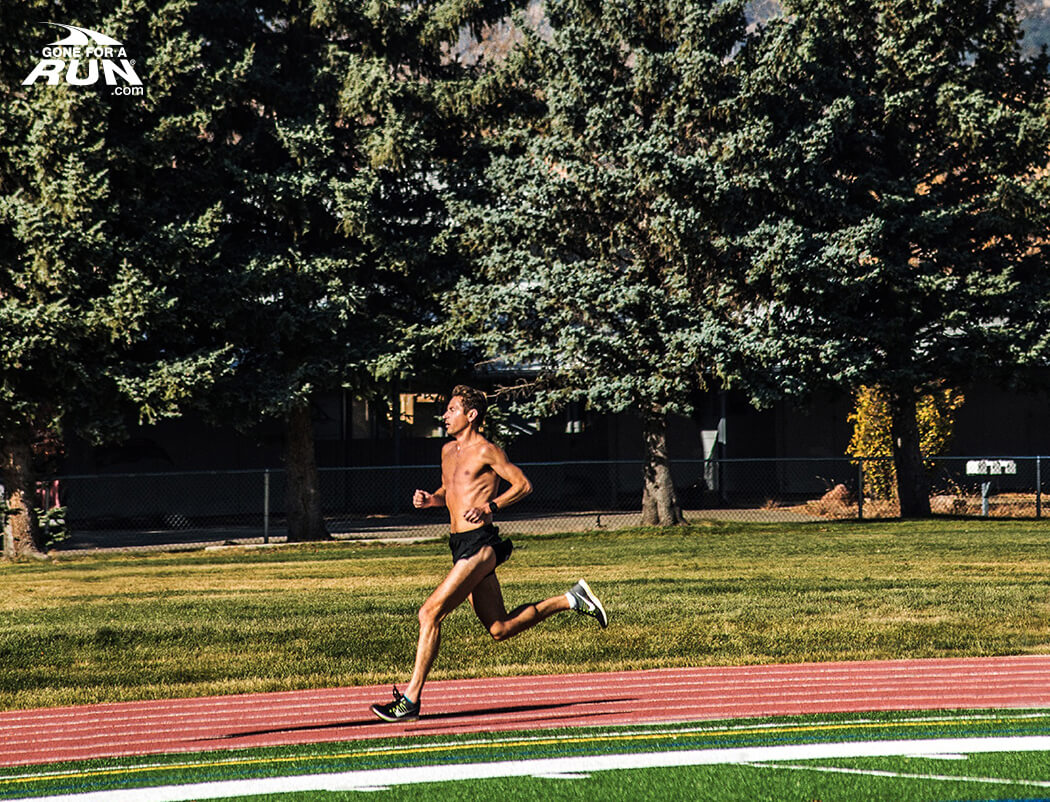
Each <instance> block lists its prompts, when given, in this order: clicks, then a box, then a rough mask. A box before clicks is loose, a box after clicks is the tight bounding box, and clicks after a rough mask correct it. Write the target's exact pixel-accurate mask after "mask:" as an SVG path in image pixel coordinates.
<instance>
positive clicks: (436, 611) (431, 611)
mask: <svg viewBox="0 0 1050 802" xmlns="http://www.w3.org/2000/svg"><path fill="white" fill-rule="evenodd" d="M442 618H444V616H443V615H442V614H441V606H440V605H437V604H433V603H431V602H430V601H429V600H428V601H425V602H423V606H422V607H420V608H419V627H420V629H426V628H427V627H436V626H438V625H439V624H440V623H441V619H442Z"/></svg>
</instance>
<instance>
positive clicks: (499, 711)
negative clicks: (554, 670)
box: [195, 698, 636, 741]
mask: <svg viewBox="0 0 1050 802" xmlns="http://www.w3.org/2000/svg"><path fill="white" fill-rule="evenodd" d="M632 701H636V700H635V699H633V698H623V699H602V700H600V701H586V702H564V703H561V704H543V705H513V706H507V707H488V708H480V709H474V710H457V711H455V712H450V713H433V714H429V715H425V716H420V717H419V719H417V720H415V721H411V722H406V723H409V724H430V723H436V722H439V721H443V720H444V721H453V722H458V721H461V720H463V719H470V718H491V717H493V716H505V715H510V714H513V713H535V712H539V711H554V710H568V709H570V708H573V707H581V706H584V705H593V704H603V705H605V704H614V703H617V702H632ZM607 714H608V711H605V710H603V711H600V712H594V713H576V714H574V717H577V718H583V717H586V716H589V715H590V716H601V715H607ZM383 723H385V722H383V721H381V720H379V719H378V718H376V717H375V716H371V717H369V718H366V719H355V720H354V721H340V722H333V723H331V724H309V725H305V726H301V727H272V728H270V729H265V730H245V731H240V732H230V733H227V734H225V735H209V736H207V737H202V738H197V739H195V740H196V741H223V740H229V739H232V738H253V737H258V736H262V735H277V734H278V733H282V732H324V731H326V730H350V729H356V728H358V727H374V726H378V725H382V724H383ZM556 724H557V721H556V720H552V721H551V725H552V726H555V725H556Z"/></svg>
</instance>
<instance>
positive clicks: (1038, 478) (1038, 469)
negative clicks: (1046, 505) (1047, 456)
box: [1035, 457, 1043, 518]
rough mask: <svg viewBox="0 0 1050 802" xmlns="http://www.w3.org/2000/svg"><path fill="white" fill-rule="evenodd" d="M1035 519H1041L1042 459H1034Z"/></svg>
mask: <svg viewBox="0 0 1050 802" xmlns="http://www.w3.org/2000/svg"><path fill="white" fill-rule="evenodd" d="M1035 517H1036V518H1042V517H1043V458H1042V457H1036V458H1035Z"/></svg>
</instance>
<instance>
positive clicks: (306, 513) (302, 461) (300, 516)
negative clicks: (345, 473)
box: [284, 402, 330, 542]
mask: <svg viewBox="0 0 1050 802" xmlns="http://www.w3.org/2000/svg"><path fill="white" fill-rule="evenodd" d="M284 467H285V470H286V471H287V475H288V491H287V493H288V494H287V498H286V502H285V507H286V514H287V516H288V540H289V541H290V542H292V541H294V542H302V541H307V540H328V539H329V537H330V536H329V534H328V529H327V528H326V527H325V523H324V516H323V515H322V514H321V492H320V488H319V487H318V484H319V482H318V476H317V458H316V456H315V454H314V427H313V420H312V419H311V417H310V404H309V402H304V403H302V404H300V405H298V406H296V407H293V408H292V410H291V411H290V412H289V413H288V416H287V418H286V419H285V435H284Z"/></svg>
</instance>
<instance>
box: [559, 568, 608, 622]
mask: <svg viewBox="0 0 1050 802" xmlns="http://www.w3.org/2000/svg"><path fill="white" fill-rule="evenodd" d="M569 595H570V596H574V597H575V598H576V602H577V605H576V607H575V608H574V609H575V610H576V612H578V613H583V615H590V616H593V617H594V618H597V619H598V623H599V624H601V627H602V629H605V628H606V627H607V626H609V616H608V615H606V613H605V608H604V607H602V603H601V602H600V601H598V597H597V596H595V595H594V593H593V592H592V591H591V589H590V587H589V586H588V585H587V583H586V582H585V581H584V580H582V579H581V580H580V581H579V582H577V583H576V584H575V585H573V586H572V590H570V591H569Z"/></svg>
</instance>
